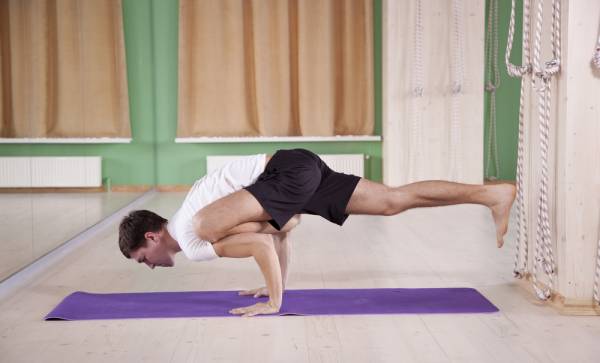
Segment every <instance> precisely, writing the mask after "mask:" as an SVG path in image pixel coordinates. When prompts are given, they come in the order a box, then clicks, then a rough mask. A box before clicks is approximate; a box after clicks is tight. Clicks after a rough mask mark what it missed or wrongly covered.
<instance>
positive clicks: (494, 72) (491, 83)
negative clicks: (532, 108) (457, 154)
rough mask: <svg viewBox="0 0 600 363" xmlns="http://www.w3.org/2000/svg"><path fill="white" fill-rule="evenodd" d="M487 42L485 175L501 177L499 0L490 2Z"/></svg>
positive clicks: (487, 176) (489, 177) (493, 177)
mask: <svg viewBox="0 0 600 363" xmlns="http://www.w3.org/2000/svg"><path fill="white" fill-rule="evenodd" d="M486 38H487V39H486V42H485V58H486V61H487V80H486V83H485V90H486V92H489V95H490V98H489V99H490V101H489V110H490V111H489V120H490V121H489V131H488V150H487V161H486V164H487V166H486V169H485V177H486V178H488V179H497V178H499V177H500V160H499V157H498V141H497V136H496V135H497V134H496V90H497V89H498V87H500V70H499V69H498V0H490V2H489V4H488V25H487V32H486ZM492 151H493V154H494V156H495V158H494V169H495V171H496V172H495V173H494V176H491V175H490V173H489V169H490V165H491V158H492Z"/></svg>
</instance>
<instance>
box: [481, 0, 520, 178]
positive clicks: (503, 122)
mask: <svg viewBox="0 0 600 363" xmlns="http://www.w3.org/2000/svg"><path fill="white" fill-rule="evenodd" d="M498 3H499V5H500V6H499V9H498V30H499V32H498V33H499V34H498V68H499V69H500V86H499V87H498V90H497V91H496V134H497V145H498V156H499V158H498V159H499V164H500V174H499V176H498V177H499V179H503V180H515V175H516V170H517V142H518V136H519V92H520V84H521V82H520V80H519V79H515V78H511V77H509V75H508V74H507V73H506V65H505V63H504V51H505V49H506V42H507V40H508V22H509V19H510V7H511V3H510V1H499V2H498ZM487 6H489V0H487V1H486V23H485V24H486V26H487V14H488V13H487V9H488V8H487ZM521 7H522V0H517V8H518V9H521ZM515 19H516V21H515V39H514V42H513V55H512V58H511V60H512V62H513V63H515V64H521V39H522V38H521V31H522V30H521V29H522V26H521V24H522V12H521V10H519V11H518V12H517V14H516V17H515ZM486 29H487V28H486ZM486 64H487V63H486ZM486 79H487V69H486ZM484 109H485V133H484V135H485V136H484V137H485V138H484V163H485V164H484V172H485V170H486V168H487V159H488V148H489V145H490V144H489V140H488V139H489V121H490V119H489V118H490V115H489V112H490V105H489V95H486V97H485V108H484ZM490 162H491V165H490V166H489V173H490V175H494V174H495V167H494V156H493V154H492V158H491V159H490Z"/></svg>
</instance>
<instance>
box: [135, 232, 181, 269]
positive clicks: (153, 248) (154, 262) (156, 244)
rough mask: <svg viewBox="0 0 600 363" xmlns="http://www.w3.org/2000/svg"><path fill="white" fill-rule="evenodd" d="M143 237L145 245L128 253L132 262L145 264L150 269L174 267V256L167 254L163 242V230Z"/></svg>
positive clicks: (147, 233)
mask: <svg viewBox="0 0 600 363" xmlns="http://www.w3.org/2000/svg"><path fill="white" fill-rule="evenodd" d="M144 236H145V237H146V244H145V245H144V246H142V247H140V248H138V249H137V250H135V251H132V252H131V253H130V256H131V259H132V260H133V261H136V262H138V263H145V264H146V265H148V267H150V268H151V269H153V268H154V267H156V266H161V267H172V266H173V265H175V261H174V256H173V255H172V254H171V253H170V252H169V250H168V248H167V244H166V241H165V240H164V233H163V230H161V231H160V232H146V234H145V235H144Z"/></svg>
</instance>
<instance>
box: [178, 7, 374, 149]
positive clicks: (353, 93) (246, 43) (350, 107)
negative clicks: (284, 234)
mask: <svg viewBox="0 0 600 363" xmlns="http://www.w3.org/2000/svg"><path fill="white" fill-rule="evenodd" d="M179 4H180V5H179V6H180V8H179V20H180V21H179V117H178V120H179V121H178V130H177V135H178V136H179V137H193V136H295V135H302V136H331V135H371V134H373V125H374V115H373V113H374V111H373V98H374V93H373V16H372V13H373V9H372V6H373V1H372V0H180V1H179Z"/></svg>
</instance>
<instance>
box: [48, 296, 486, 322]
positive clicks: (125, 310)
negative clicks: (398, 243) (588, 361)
mask: <svg viewBox="0 0 600 363" xmlns="http://www.w3.org/2000/svg"><path fill="white" fill-rule="evenodd" d="M266 300H267V298H259V299H255V298H253V297H251V296H239V295H238V293H237V291H198V292H193V291H189V292H144V293H121V294H90V293H87V292H81V291H78V292H74V293H72V294H71V295H69V296H67V297H66V298H65V299H64V300H63V301H62V302H61V303H60V304H58V306H57V307H56V308H54V310H52V311H51V312H50V313H49V314H48V315H46V317H45V319H46V320H92V319H93V320H95V319H135V318H175V317H208V316H234V315H231V314H229V310H230V309H232V308H236V307H241V306H247V305H252V304H254V303H256V302H257V301H266ZM495 311H498V308H496V307H495V306H494V305H493V304H492V303H491V302H489V301H488V300H487V299H486V298H485V297H483V295H481V294H480V293H479V292H477V290H475V289H470V288H428V289H316V290H286V291H285V293H284V297H283V306H282V307H281V311H280V312H279V313H278V314H274V315H349V314H436V313H447V314H449V313H489V312H495Z"/></svg>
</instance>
